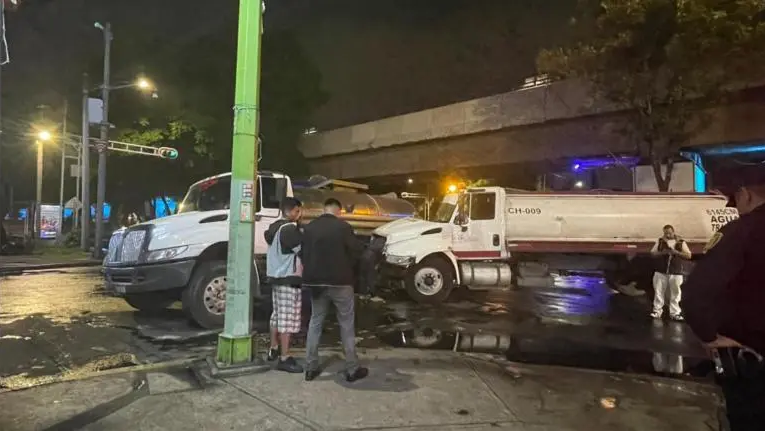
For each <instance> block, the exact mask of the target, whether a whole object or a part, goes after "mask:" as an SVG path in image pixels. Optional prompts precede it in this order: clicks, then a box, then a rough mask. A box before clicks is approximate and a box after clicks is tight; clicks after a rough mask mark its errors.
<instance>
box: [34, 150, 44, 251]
mask: <svg viewBox="0 0 765 431" xmlns="http://www.w3.org/2000/svg"><path fill="white" fill-rule="evenodd" d="M35 144H37V195H36V196H37V198H36V199H35V218H34V220H35V225H34V228H33V230H34V232H35V239H38V237H39V235H38V234H39V232H40V208H42V178H43V141H41V140H39V139H38V140H37V141H35Z"/></svg>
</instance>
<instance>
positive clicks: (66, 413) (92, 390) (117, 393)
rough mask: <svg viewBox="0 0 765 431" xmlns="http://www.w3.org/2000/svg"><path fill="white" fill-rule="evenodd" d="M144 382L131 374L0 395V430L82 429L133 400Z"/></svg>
mask: <svg viewBox="0 0 765 431" xmlns="http://www.w3.org/2000/svg"><path fill="white" fill-rule="evenodd" d="M141 382H142V380H141V378H140V377H138V376H136V375H135V374H132V373H125V374H121V375H117V376H108V377H98V378H93V379H86V380H76V381H70V382H63V383H57V384H52V385H45V386H39V387H34V388H31V389H26V390H19V391H11V392H5V393H3V394H0V402H2V405H3V408H2V410H1V411H0V429H3V430H13V431H27V430H29V431H32V430H40V429H62V430H63V429H81V428H82V426H83V425H84V424H86V423H87V422H89V419H88V418H90V417H92V416H93V415H105V414H108V413H109V412H111V411H114V409H117V408H119V407H120V406H122V405H125V404H126V403H128V402H129V401H132V399H133V397H134V396H135V395H136V393H137V391H140V390H141V386H142V383H141Z"/></svg>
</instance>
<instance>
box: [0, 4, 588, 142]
mask: <svg viewBox="0 0 765 431" xmlns="http://www.w3.org/2000/svg"><path fill="white" fill-rule="evenodd" d="M26 2H27V5H26V6H25V7H22V8H21V9H20V10H18V11H16V12H13V13H9V15H8V18H7V22H8V24H7V25H8V27H9V34H8V40H9V44H10V48H11V60H12V61H11V64H9V65H8V66H6V67H5V69H4V84H5V85H4V86H3V87H4V88H3V93H4V96H6V95H9V94H10V93H11V92H19V91H23V92H24V93H25V94H28V96H29V97H30V99H35V101H36V102H37V103H46V104H54V103H56V101H55V100H46V99H55V98H56V96H55V95H56V93H61V92H63V91H68V92H72V91H76V89H77V88H78V87H79V83H80V74H81V73H82V71H83V66H82V64H83V63H84V62H87V61H90V62H93V61H94V60H97V57H98V56H99V54H100V52H101V39H100V32H99V31H98V30H96V29H95V28H93V26H92V23H93V22H94V21H96V20H99V21H111V22H112V23H113V26H114V31H115V39H117V38H119V37H120V32H121V30H122V32H123V33H124V32H125V30H126V29H127V28H128V27H138V28H141V29H142V31H143V32H145V33H147V34H153V35H156V38H157V40H158V41H159V43H161V44H163V45H168V46H172V44H174V43H182V41H183V40H184V39H186V38H193V37H196V36H198V35H204V34H213V33H216V32H231V33H232V34H233V33H234V32H235V31H236V28H235V23H236V12H237V7H238V1H235V0H215V1H210V0H207V1H200V0H161V1H158V0H109V1H104V0H26ZM574 4H575V0H547V1H534V0H417V1H412V0H363V1H359V0H278V1H272V2H268V3H267V6H266V8H267V13H266V37H267V33H268V28H272V26H274V27H279V28H288V29H291V30H294V31H295V32H296V33H297V34H298V35H299V39H300V41H301V43H302V44H303V46H304V48H305V49H306V51H307V52H308V53H309V55H310V56H311V57H312V58H313V59H314V60H315V61H316V63H317V64H318V65H319V67H320V69H321V71H322V74H323V79H324V87H325V89H326V90H327V92H328V93H329V94H330V100H329V102H328V103H327V104H326V105H325V106H324V107H323V108H322V109H321V110H320V111H319V112H317V114H316V126H317V127H319V128H320V129H328V128H333V127H338V126H343V125H348V124H354V123H358V122H363V121H368V120H373V119H377V118H381V117H386V116H391V115H396V114H401V113H405V112H411V111H416V110H420V109H425V108H429V107H433V106H438V105H441V104H445V103H451V102H456V101H460V100H466V99H470V98H474V97H481V96H486V95H490V94H494V93H498V92H503V91H507V90H509V89H511V88H513V87H514V86H516V85H517V84H518V83H519V81H520V80H522V79H523V78H524V77H527V76H530V75H533V74H534V65H533V59H534V57H535V56H536V53H537V52H538V50H539V48H540V47H541V46H548V45H550V44H555V43H558V42H559V41H560V40H561V39H562V35H563V34H564V29H565V26H566V23H567V20H568V17H569V16H570V15H571V12H572V10H573V5H574ZM212 5H215V7H213V6H212ZM131 31H132V30H131ZM119 54H120V53H119V52H114V54H113V56H114V58H115V62H116V63H119V64H125V59H120V58H119ZM231 55H232V56H233V55H234V53H233V52H232V53H231ZM200 61H204V59H200ZM133 62H134V64H133V65H132V66H133V67H135V65H140V62H141V59H134V60H133ZM130 67H131V66H127V67H126V68H130ZM114 74H115V75H119V74H120V70H115V72H114ZM231 76H232V81H233V71H232V74H231ZM221 85H231V83H210V91H217V89H218V88H219V86H221ZM30 87H33V88H34V90H33V91H30V90H31V89H30ZM14 95H15V94H14ZM8 115H12V113H11V112H9V113H8Z"/></svg>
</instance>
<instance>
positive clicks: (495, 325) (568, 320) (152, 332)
mask: <svg viewBox="0 0 765 431" xmlns="http://www.w3.org/2000/svg"><path fill="white" fill-rule="evenodd" d="M101 286H102V283H101V279H100V275H99V274H98V272H97V270H93V269H91V270H67V271H64V272H42V273H36V274H25V275H21V276H14V277H6V278H2V279H0V304H1V305H2V310H1V311H0V352H2V356H0V358H2V359H0V377H3V378H5V379H4V380H2V381H0V385H2V384H4V385H6V386H13V387H16V386H23V385H26V384H29V383H30V382H34V379H35V378H38V377H39V376H45V375H50V374H56V373H62V372H64V373H66V372H74V371H76V370H99V369H107V368H114V367H120V366H125V365H130V364H132V363H146V362H156V361H163V360H171V359H179V358H188V357H198V356H203V355H208V354H211V353H212V352H213V349H214V342H215V331H212V332H211V331H203V330H200V329H198V328H196V327H194V326H192V325H191V324H189V323H188V321H187V320H186V319H185V318H184V317H183V315H182V313H181V312H180V310H179V307H178V306H177V305H176V306H175V307H174V308H173V309H170V310H167V311H166V312H164V313H162V314H160V315H154V316H149V315H145V314H142V313H139V312H136V311H135V310H133V309H132V308H130V307H129V306H128V305H127V304H126V303H125V302H124V301H122V300H121V299H119V298H115V297H112V296H109V295H107V294H105V292H103V290H102V287H101ZM381 296H382V299H381V298H375V299H374V300H371V301H370V300H365V299H360V300H359V302H358V308H357V332H358V335H359V337H358V338H359V344H360V345H361V346H362V347H363V346H366V347H377V346H382V345H387V346H390V345H392V346H398V347H423V348H443V349H454V350H461V351H485V352H492V353H502V354H503V355H505V356H506V357H507V358H509V359H511V360H513V361H522V362H534V363H545V364H557V365H566V366H578V367H591V368H601V369H607V370H618V371H628V372H640V373H657V372H658V373H662V374H670V375H677V374H684V373H685V374H687V373H693V374H704V373H705V372H706V371H707V370H706V369H704V368H703V367H702V368H699V367H698V365H699V364H700V363H702V362H701V360H702V358H703V357H704V353H703V351H702V350H701V348H700V347H699V345H698V343H697V342H696V341H695V339H694V337H693V335H692V334H691V333H690V331H689V329H688V327H687V326H686V325H683V324H678V323H674V322H661V321H652V320H651V319H649V318H648V317H647V314H648V310H649V306H648V300H649V298H647V297H638V298H632V297H625V296H622V295H613V294H612V292H611V291H610V290H609V289H608V288H606V287H605V285H604V284H603V282H602V280H600V279H598V278H596V277H565V278H560V279H558V280H556V285H555V287H552V288H522V289H519V290H516V291H502V292H491V293H477V292H455V294H454V295H453V296H454V299H452V300H450V301H449V302H448V303H445V304H441V305H438V306H428V305H420V304H415V303H413V302H411V301H410V300H409V299H408V298H407V297H406V296H405V294H404V293H403V292H383V293H382V294H381ZM269 314H270V307H269V306H268V304H261V305H259V306H258V307H257V308H256V311H255V315H256V319H257V322H256V328H257V329H258V330H259V331H264V332H265V330H266V326H265V325H266V320H267V318H268V316H269ZM306 316H307V314H306ZM328 323H329V322H328ZM327 331H328V332H329V333H328V334H327V335H326V336H325V337H324V339H323V341H325V342H326V343H327V344H334V343H336V341H337V328H336V327H335V326H334V325H328V328H327ZM298 343H301V340H298ZM73 370H74V371H73ZM8 376H17V377H15V380H9V379H8V378H7V377H8Z"/></svg>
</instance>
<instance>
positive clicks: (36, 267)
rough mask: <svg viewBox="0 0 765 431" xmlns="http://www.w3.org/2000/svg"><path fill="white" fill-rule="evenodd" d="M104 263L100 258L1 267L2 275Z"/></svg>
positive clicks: (88, 266) (85, 266) (87, 266)
mask: <svg viewBox="0 0 765 431" xmlns="http://www.w3.org/2000/svg"><path fill="white" fill-rule="evenodd" d="M102 263H103V262H101V261H100V260H86V261H80V262H67V263H49V264H41V265H29V266H16V267H11V268H0V276H5V275H19V274H22V273H24V272H30V271H45V270H49V269H68V268H92V267H94V266H101V264H102Z"/></svg>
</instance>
